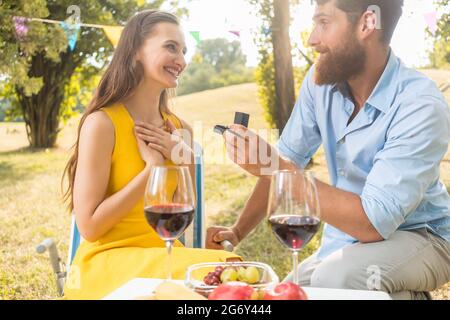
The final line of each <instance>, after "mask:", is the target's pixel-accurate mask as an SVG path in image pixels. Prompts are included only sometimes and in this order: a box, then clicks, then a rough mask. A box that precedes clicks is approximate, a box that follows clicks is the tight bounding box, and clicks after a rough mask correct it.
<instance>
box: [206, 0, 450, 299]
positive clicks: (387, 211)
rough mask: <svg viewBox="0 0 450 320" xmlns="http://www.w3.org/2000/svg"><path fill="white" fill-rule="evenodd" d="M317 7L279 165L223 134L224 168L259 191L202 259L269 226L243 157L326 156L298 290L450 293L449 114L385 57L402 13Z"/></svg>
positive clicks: (254, 169)
mask: <svg viewBox="0 0 450 320" xmlns="http://www.w3.org/2000/svg"><path fill="white" fill-rule="evenodd" d="M316 2H317V7H316V12H315V16H314V22H315V26H314V30H313V31H312V34H311V36H310V39H309V44H310V45H311V46H313V47H314V48H315V50H316V51H317V52H319V53H320V57H319V59H318V61H317V63H316V64H315V66H314V67H313V68H311V70H310V71H309V73H308V74H307V76H306V78H305V80H304V82H303V85H302V88H301V91H300V95H299V99H298V101H297V103H296V105H295V108H294V110H293V113H292V115H291V118H290V119H289V121H288V123H287V125H286V128H285V129H284V131H283V134H282V136H281V137H280V139H279V142H278V146H277V147H278V152H279V154H281V156H278V154H277V151H276V150H275V149H273V148H272V147H270V146H269V145H265V141H264V140H263V139H262V138H260V137H258V136H256V135H255V134H254V133H252V132H251V131H249V130H246V128H244V127H242V126H237V125H234V126H232V129H233V130H234V131H236V132H237V133H239V134H240V135H243V136H247V139H246V142H244V143H242V142H243V141H242V139H238V138H236V136H234V135H232V134H230V133H225V134H224V138H225V142H226V146H227V151H228V154H229V155H230V157H232V159H233V160H234V161H235V162H238V164H239V165H240V166H241V167H242V168H243V169H245V170H246V171H248V172H250V173H252V174H254V175H256V176H259V180H258V183H257V185H256V186H255V189H254V191H253V193H252V195H251V196H250V198H249V200H248V202H247V204H246V206H245V208H244V210H243V212H242V213H241V214H240V216H239V218H238V220H237V222H236V223H235V225H234V226H233V227H231V228H224V227H211V228H210V229H208V232H207V247H209V248H219V247H220V245H219V243H220V241H222V240H225V239H226V240H229V241H231V242H232V243H233V244H234V245H237V244H238V243H239V242H240V241H242V239H244V238H245V237H246V236H247V235H248V234H249V233H250V232H251V230H252V229H254V228H255V227H256V225H257V224H258V223H259V222H260V221H261V220H262V219H263V218H264V217H265V215H266V207H267V194H268V188H269V185H270V179H269V175H267V171H268V166H267V164H264V165H263V164H262V163H260V162H256V163H252V162H250V161H248V159H249V155H252V154H255V153H258V152H260V151H261V150H262V149H264V148H268V149H269V150H270V154H271V156H272V158H273V159H275V160H276V161H279V167H280V168H281V169H295V168H304V167H305V166H306V165H307V164H308V163H309V161H310V159H311V157H312V156H313V155H314V153H315V152H316V151H317V149H318V147H319V146H320V144H323V146H324V149H325V153H326V158H327V163H328V169H329V173H330V179H331V183H332V185H328V184H326V183H323V182H320V181H316V182H317V186H318V192H319V199H320V204H321V209H322V210H321V218H322V220H323V221H324V222H325V223H326V224H325V227H324V231H323V237H322V244H321V247H320V249H319V250H318V252H316V253H315V254H313V255H312V256H311V257H309V258H308V259H307V260H305V261H304V262H303V263H302V264H301V265H300V267H299V271H300V285H302V286H313V287H328V288H346V289H359V290H368V289H376V290H382V291H385V292H388V293H392V294H393V296H394V297H397V298H406V299H408V298H416V299H418V298H424V297H426V294H425V293H424V292H426V291H431V290H434V289H436V288H438V287H440V286H442V285H443V284H445V283H446V282H448V281H450V213H449V212H450V197H449V195H448V193H447V191H446V188H445V186H444V185H443V184H442V183H441V182H440V181H439V164H440V161H441V160H442V158H443V156H444V154H445V153H446V150H447V147H448V143H449V140H450V115H449V109H448V106H447V104H446V102H445V99H444V97H443V96H442V94H441V93H440V92H439V90H438V89H437V88H436V86H435V84H434V83H433V82H432V81H431V80H429V79H428V78H426V77H425V76H423V75H421V74H420V73H418V72H416V71H414V70H411V69H408V68H406V67H405V66H404V65H403V64H402V63H401V61H400V60H399V59H398V58H397V57H396V56H395V55H394V53H393V52H392V50H391V49H390V45H389V44H390V40H391V38H392V35H393V32H394V30H395V27H396V25H397V22H398V20H399V18H400V16H401V14H402V6H403V1H400V0H316ZM255 140H256V141H257V143H255V144H254V143H249V141H250V142H251V141H255ZM254 158H255V157H254V156H253V159H254ZM238 160H239V161H238ZM264 170H265V171H266V174H262V172H263V171H264ZM269 171H270V170H269ZM269 173H270V172H269ZM374 275H375V276H377V275H379V281H378V284H377V281H375V282H371V281H369V280H370V279H369V278H370V277H371V276H374ZM374 283H375V287H373V286H372V285H373V284H374ZM371 284H372V285H371Z"/></svg>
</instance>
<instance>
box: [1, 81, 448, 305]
mask: <svg viewBox="0 0 450 320" xmlns="http://www.w3.org/2000/svg"><path fill="white" fill-rule="evenodd" d="M173 110H174V112H175V113H176V114H177V115H179V116H180V117H182V118H183V119H185V120H187V121H188V122H189V123H191V124H193V125H194V123H195V122H196V121H201V122H202V123H203V128H200V127H199V126H197V131H198V132H201V133H202V136H203V139H199V140H203V142H204V145H203V147H204V150H205V160H206V168H205V198H206V212H207V215H208V224H223V225H230V224H232V223H233V221H234V219H235V218H236V216H237V213H238V212H240V210H241V209H242V208H243V206H244V204H245V201H246V199H247V198H248V196H249V194H250V192H251V190H252V187H253V185H254V183H255V178H254V177H251V176H248V175H247V174H245V173H243V172H242V170H240V169H239V168H238V167H237V166H235V165H234V164H231V163H230V162H227V163H226V164H222V165H217V164H214V162H215V161H218V160H219V159H220V155H219V156H218V153H220V152H219V151H223V146H222V145H221V139H220V137H219V136H217V135H215V134H214V133H212V128H213V126H214V125H215V124H229V123H232V121H233V117H234V111H243V112H247V113H250V114H251V119H250V127H252V128H255V129H267V128H268V126H267V123H266V122H265V121H264V117H263V112H262V110H261V108H260V106H259V104H258V100H257V89H256V86H255V85H254V84H244V85H238V86H232V87H227V88H222V89H216V90H211V91H205V92H201V93H197V94H192V95H188V96H183V97H179V98H177V99H175V101H174V107H173ZM76 123H77V119H73V120H72V121H70V122H69V123H68V124H67V125H66V126H65V127H64V130H63V131H62V132H61V135H60V137H59V139H58V148H54V149H50V150H40V151H33V150H30V149H27V148H26V146H27V139H26V134H25V130H24V126H23V124H20V123H19V124H11V123H0V243H1V246H0V250H1V253H0V299H52V298H56V289H55V283H54V279H53V275H52V272H51V267H50V264H49V260H48V256H47V255H38V254H37V253H36V251H35V246H36V245H37V244H38V243H39V242H40V241H42V240H43V239H45V238H47V237H53V238H54V239H55V240H56V241H57V243H58V249H59V250H60V254H61V256H62V257H63V260H64V261H65V259H66V256H67V248H68V240H69V226H70V219H69V218H70V217H69V215H68V213H67V210H66V209H65V206H64V204H63V203H62V202H61V194H60V179H61V174H62V171H63V169H64V166H65V162H66V161H67V159H68V157H69V152H68V150H69V148H70V146H71V144H72V143H73V141H74V137H75V132H76V130H75V129H76ZM194 130H195V128H194ZM198 132H196V133H198ZM447 159H450V157H449V156H448V155H447ZM314 163H315V165H314V167H313V169H314V170H315V171H317V172H318V176H319V178H320V179H322V180H324V181H328V176H327V169H326V166H325V157H324V155H323V152H319V154H318V155H317V156H316V157H315V159H314ZM441 172H442V174H443V179H444V181H445V183H446V184H447V186H450V161H449V160H447V161H446V162H443V164H442V167H441ZM317 246H318V237H316V238H315V239H314V240H313V241H312V242H311V243H310V245H309V246H308V247H307V249H306V250H305V251H304V252H303V253H302V255H301V258H302V259H303V258H305V257H306V256H307V255H309V254H310V253H311V252H312V251H313V250H314V249H315V248H317ZM237 252H238V253H239V254H241V255H243V256H244V257H245V258H246V259H247V260H256V261H262V262H267V263H269V264H271V265H272V266H273V267H274V269H275V271H276V272H277V273H278V275H279V277H280V278H283V277H284V276H285V275H286V274H287V272H288V271H289V269H290V265H291V260H290V256H289V254H288V252H287V250H285V249H284V248H283V247H282V246H281V245H280V244H278V242H277V241H276V240H275V238H274V236H273V235H272V234H271V232H270V231H269V230H268V228H267V225H266V224H265V223H263V224H261V225H260V226H259V227H258V229H257V230H256V231H255V232H254V233H253V234H252V235H251V236H249V237H248V238H247V239H245V240H244V241H243V242H242V243H241V244H240V245H239V247H238V248H237ZM434 296H435V298H440V299H448V297H449V295H448V287H444V288H442V290H439V291H436V292H435V293H434Z"/></svg>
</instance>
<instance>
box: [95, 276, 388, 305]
mask: <svg viewBox="0 0 450 320" xmlns="http://www.w3.org/2000/svg"><path fill="white" fill-rule="evenodd" d="M163 281H165V280H164V279H145V278H136V279H133V280H131V281H130V282H128V283H126V284H125V285H123V286H122V287H120V288H119V289H117V290H115V291H114V292H112V293H110V294H109V295H107V296H106V297H105V298H103V299H104V300H132V299H134V298H135V297H138V296H145V295H149V294H151V293H152V292H153V290H154V288H156V286H157V285H158V284H160V283H161V282H163ZM173 282H176V283H179V284H181V285H183V284H184V282H183V281H182V280H173ZM302 288H303V290H305V292H306V294H307V295H308V297H309V299H310V300H391V297H390V296H389V295H388V294H387V293H385V292H379V291H361V290H342V289H326V288H311V287H302Z"/></svg>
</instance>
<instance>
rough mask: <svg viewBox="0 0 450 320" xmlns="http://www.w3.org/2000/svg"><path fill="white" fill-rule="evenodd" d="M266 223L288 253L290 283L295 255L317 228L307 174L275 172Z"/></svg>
mask: <svg viewBox="0 0 450 320" xmlns="http://www.w3.org/2000/svg"><path fill="white" fill-rule="evenodd" d="M267 211H268V221H269V225H270V227H271V229H272V232H273V233H274V234H275V236H276V238H277V239H278V240H279V241H280V242H281V243H282V244H283V245H284V246H286V247H287V248H288V249H289V250H291V251H292V264H293V277H294V281H293V282H294V283H296V284H298V270H297V269H298V253H299V251H300V250H301V249H302V248H304V247H305V246H306V245H307V244H308V243H309V242H310V241H311V239H312V238H313V236H314V235H315V234H316V232H317V231H318V230H319V228H320V206H319V198H318V193H317V186H316V184H315V180H314V174H313V173H312V172H311V171H304V172H301V171H292V170H281V171H276V172H275V173H274V174H273V175H272V180H271V184H270V191H269V203H268V209H267Z"/></svg>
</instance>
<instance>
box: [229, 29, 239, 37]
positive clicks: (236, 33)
mask: <svg viewBox="0 0 450 320" xmlns="http://www.w3.org/2000/svg"><path fill="white" fill-rule="evenodd" d="M230 33H232V34H234V35H235V36H237V37H238V38H240V37H241V32H240V31H235V30H230Z"/></svg>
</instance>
